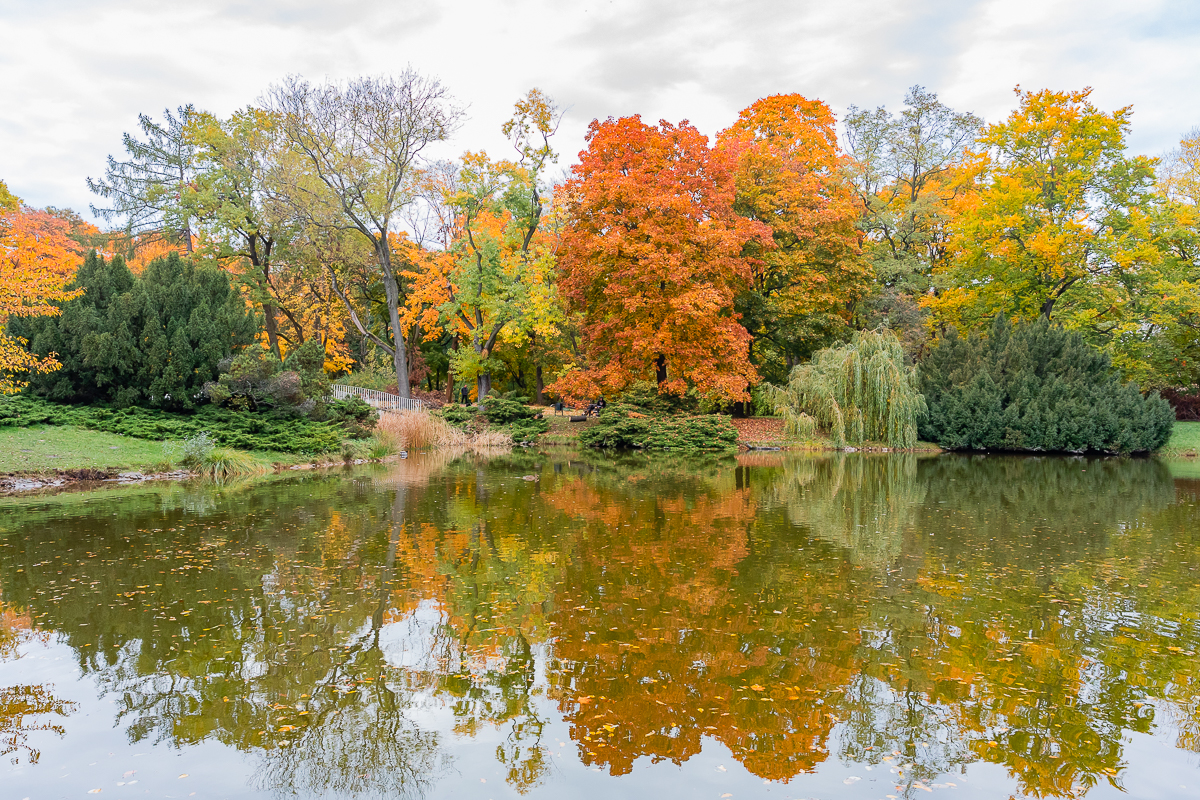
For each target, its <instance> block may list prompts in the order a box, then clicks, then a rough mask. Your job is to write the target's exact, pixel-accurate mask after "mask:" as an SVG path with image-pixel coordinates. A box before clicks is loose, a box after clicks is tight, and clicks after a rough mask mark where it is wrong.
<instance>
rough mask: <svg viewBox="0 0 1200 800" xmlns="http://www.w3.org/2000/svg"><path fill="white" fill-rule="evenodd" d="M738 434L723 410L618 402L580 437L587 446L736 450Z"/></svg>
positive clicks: (581, 433)
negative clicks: (662, 410)
mask: <svg viewBox="0 0 1200 800" xmlns="http://www.w3.org/2000/svg"><path fill="white" fill-rule="evenodd" d="M737 436H738V434H737V429H736V428H734V427H733V423H732V422H731V421H730V418H729V417H728V416H725V415H722V414H704V415H699V416H690V415H677V414H676V415H671V414H647V413H644V412H643V411H642V409H641V408H640V407H638V406H632V405H628V404H626V403H617V404H615V405H612V406H609V407H608V408H606V409H604V411H603V412H601V414H600V420H599V422H598V423H597V424H596V425H592V426H591V427H588V428H585V429H584V430H583V431H581V432H580V434H579V441H580V442H581V443H582V444H583V445H584V446H585V447H603V448H617V449H623V448H638V449H642V450H688V451H703V450H711V451H718V452H721V451H730V450H736V449H737Z"/></svg>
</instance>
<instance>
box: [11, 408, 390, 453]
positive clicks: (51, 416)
mask: <svg viewBox="0 0 1200 800" xmlns="http://www.w3.org/2000/svg"><path fill="white" fill-rule="evenodd" d="M334 406H336V404H334ZM330 411H331V412H335V408H334V407H333V406H331V408H330ZM334 416H335V417H337V416H339V415H337V414H336V413H335V414H334ZM341 416H343V418H342V419H336V418H335V419H332V420H329V421H326V422H315V421H313V420H309V419H305V418H302V417H281V416H274V415H270V414H253V413H248V412H243V411H234V410H231V409H225V408H218V407H216V406H212V405H207V406H203V407H201V408H200V409H199V410H198V411H196V412H195V413H192V414H183V413H172V412H169V411H162V410H159V409H151V408H140V407H129V408H119V409H118V408H108V407H105V406H69V405H59V404H58V403H51V402H48V401H45V400H41V399H38V398H33V397H27V396H17V397H10V398H6V399H0V426H7V427H17V428H24V427H29V426H31V425H73V426H75V427H78V428H87V429H89V430H95V431H105V432H107V433H117V434H121V435H122V436H133V437H135V438H138V439H154V440H164V439H186V438H190V437H192V436H195V435H197V434H199V433H201V432H205V431H207V432H208V434H209V435H210V436H211V437H212V438H213V439H214V440H216V441H217V442H218V443H219V444H221V445H223V446H225V447H236V448H239V449H241V450H275V451H278V452H283V453H300V454H305V455H309V454H314V453H326V452H331V451H335V450H338V449H339V448H340V447H341V445H342V441H343V440H344V439H347V438H354V437H361V436H364V435H369V431H368V430H367V429H366V428H365V426H362V425H361V423H360V424H354V423H353V422H351V420H353V419H354V417H355V415H354V414H353V413H351V414H348V415H341Z"/></svg>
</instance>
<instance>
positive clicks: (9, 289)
mask: <svg viewBox="0 0 1200 800" xmlns="http://www.w3.org/2000/svg"><path fill="white" fill-rule="evenodd" d="M68 233H69V225H68V223H67V221H66V220H64V219H62V218H61V217H58V216H54V215H53V214H49V213H47V212H45V211H35V210H33V209H31V208H27V207H25V206H23V205H21V203H20V201H19V200H17V198H15V197H13V196H12V194H10V193H9V191H8V187H7V186H5V185H4V183H3V182H2V181H0V326H2V325H3V324H4V323H5V322H7V321H8V318H9V317H41V316H54V315H57V314H59V313H61V309H60V308H59V306H58V305H56V304H57V303H60V302H63V301H66V300H70V299H72V298H74V297H78V296H79V295H80V294H82V290H78V289H73V288H71V286H70V284H71V282H72V280H73V279H74V277H75V269H76V267H77V266H78V263H79V258H80V255H81V254H80V248H79V245H78V244H76V243H75V242H74V241H72V240H71V239H70V238H69V236H68ZM26 345H27V342H25V341H24V340H23V339H19V338H14V337H10V336H7V335H5V334H4V333H0V394H13V393H15V392H18V391H20V390H21V389H22V388H23V387H24V386H25V382H23V381H21V380H19V377H20V376H21V375H23V374H28V373H30V372H38V373H45V372H53V371H54V370H56V369H58V367H59V363H58V361H57V360H56V359H55V358H54V355H53V354H51V355H48V356H46V357H44V358H39V357H38V356H36V355H33V354H32V353H30V352H29V351H28V350H26V349H25V347H26Z"/></svg>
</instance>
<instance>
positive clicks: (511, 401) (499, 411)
mask: <svg viewBox="0 0 1200 800" xmlns="http://www.w3.org/2000/svg"><path fill="white" fill-rule="evenodd" d="M527 400H528V398H526V397H521V396H519V395H518V394H517V393H515V392H509V393H507V394H502V395H488V396H487V397H485V398H484V399H483V402H482V403H480V405H481V406H482V407H483V416H484V418H485V419H487V421H488V422H489V423H491V424H492V425H498V426H500V427H501V428H503V429H504V431H505V432H507V433H508V434H509V435H511V436H512V440H513V442H514V443H515V444H528V443H530V442H533V441H535V440H536V439H537V437H538V436H539V435H540V434H543V433H545V432H546V431H548V430H550V421H549V420H547V419H542V418H541V416H540V414H539V413H538V412H537V411H534V410H533V409H532V408H530V407H529V406H527V405H525V403H526V402H527Z"/></svg>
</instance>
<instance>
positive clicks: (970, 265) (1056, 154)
mask: <svg viewBox="0 0 1200 800" xmlns="http://www.w3.org/2000/svg"><path fill="white" fill-rule="evenodd" d="M1090 94H1091V90H1090V89H1084V90H1082V91H1076V92H1057V91H1050V90H1043V91H1040V92H1020V91H1019V90H1018V95H1019V107H1018V108H1017V110H1015V111H1014V112H1013V113H1012V114H1011V115H1010V116H1009V117H1008V119H1006V120H1004V121H1003V122H1000V123H997V124H994V125H990V126H988V127H987V128H986V129H985V131H984V134H983V136H982V138H981V140H980V143H981V144H982V145H983V146H984V147H985V148H987V151H988V152H987V153H986V154H985V155H984V156H983V157H982V158H983V161H982V163H981V165H980V178H979V185H978V191H977V192H975V193H972V194H970V195H968V196H967V197H965V198H964V199H963V201H962V203H961V206H962V211H961V215H960V216H959V217H958V219H957V221H956V222H955V224H954V227H953V235H952V238H951V240H950V243H949V248H950V251H951V259H950V261H949V263H947V264H945V265H943V266H941V267H939V268H938V272H939V273H941V274H942V276H943V277H944V279H945V281H946V285H948V286H949V287H950V288H947V289H945V290H944V291H942V292H941V293H940V294H938V295H937V296H927V297H926V298H925V300H924V302H925V303H926V305H927V307H928V308H929V309H930V310H931V311H932V312H933V314H934V318H935V322H936V323H937V324H941V325H949V324H953V325H957V326H958V327H960V328H979V327H981V326H983V325H985V324H986V322H987V321H988V320H990V319H991V318H992V317H994V316H995V315H996V314H1006V315H1008V316H1010V317H1012V318H1018V319H1032V318H1036V317H1038V316H1043V317H1046V318H1047V319H1054V320H1056V321H1061V322H1062V323H1064V324H1066V325H1067V326H1068V327H1071V328H1076V329H1080V330H1083V331H1085V332H1088V333H1091V334H1092V335H1093V336H1094V338H1095V339H1097V340H1107V341H1110V342H1112V341H1115V340H1119V339H1120V338H1122V337H1123V336H1126V335H1129V334H1130V333H1131V332H1132V331H1133V330H1134V329H1136V327H1137V326H1138V325H1139V324H1140V320H1138V319H1137V318H1136V317H1137V315H1136V314H1135V313H1131V312H1133V311H1135V310H1136V305H1135V304H1134V303H1133V302H1132V300H1133V298H1134V297H1135V296H1136V295H1137V294H1138V292H1140V291H1141V290H1142V288H1143V287H1144V286H1145V284H1146V283H1147V282H1148V281H1152V280H1153V279H1154V278H1155V267H1156V266H1157V264H1158V263H1159V261H1160V260H1161V253H1160V252H1159V249H1158V247H1157V245H1156V243H1155V241H1154V240H1155V235H1154V231H1153V219H1152V215H1151V213H1150V205H1151V191H1152V188H1153V180H1154V160H1153V159H1150V158H1146V157H1143V156H1134V157H1129V156H1126V155H1125V152H1124V151H1125V143H1126V137H1127V136H1128V133H1129V125H1130V116H1131V114H1132V111H1131V109H1130V108H1128V107H1126V108H1121V109H1118V110H1116V111H1114V112H1112V113H1105V112H1104V111H1101V110H1100V109H1098V108H1097V107H1096V106H1095V105H1093V104H1092V102H1091V101H1090V99H1089V95H1090Z"/></svg>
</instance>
